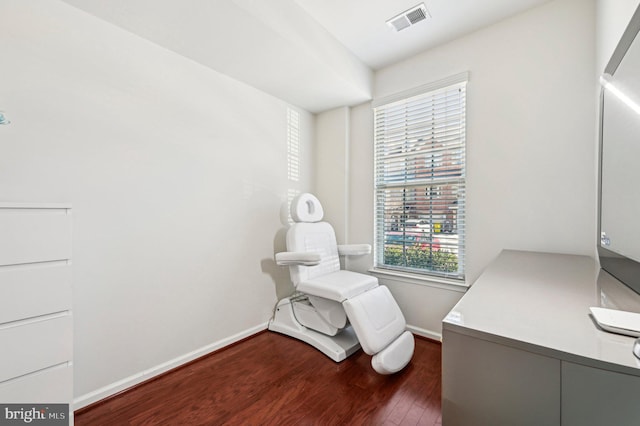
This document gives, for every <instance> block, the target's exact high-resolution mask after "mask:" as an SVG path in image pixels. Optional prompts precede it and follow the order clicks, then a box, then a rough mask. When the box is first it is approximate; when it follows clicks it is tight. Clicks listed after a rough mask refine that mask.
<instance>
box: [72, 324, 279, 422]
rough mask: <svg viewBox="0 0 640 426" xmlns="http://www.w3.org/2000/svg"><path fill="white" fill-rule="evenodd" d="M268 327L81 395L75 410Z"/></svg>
mask: <svg viewBox="0 0 640 426" xmlns="http://www.w3.org/2000/svg"><path fill="white" fill-rule="evenodd" d="M268 325H269V323H268V322H265V323H263V324H259V325H257V326H255V327H252V328H250V329H247V330H244V331H241V332H240V333H237V334H234V335H233V336H229V337H227V338H225V339H222V340H218V341H217V342H214V343H211V344H209V345H207V346H204V347H202V348H200V349H196V350H195V351H192V352H189V353H187V354H184V355H181V356H179V357H177V358H174V359H172V360H169V361H167V362H164V363H162V364H160V365H156V366H155V367H151V368H149V369H147V370H144V371H141V372H140V373H137V374H134V375H132V376H129V377H125V378H124V379H122V380H118V381H117V382H114V383H111V384H109V385H107V386H103V387H101V388H100V389H96V390H95V391H92V392H89V393H87V394H84V395H81V396H79V397H77V398H75V399H74V400H73V408H74V410H78V409H80V408H82V407H86V406H87V405H90V404H93V403H94V402H98V401H100V400H101V399H104V398H107V397H109V396H111V395H114V394H116V393H118V392H122V391H123V390H125V389H128V388H130V387H132V386H135V385H137V384H139V383H142V382H144V381H145V380H149V379H151V378H152V377H155V376H158V375H160V374H162V373H165V372H167V371H169V370H171V369H173V368H176V367H179V366H181V365H183V364H186V363H187V362H189V361H193V360H194V359H196V358H199V357H201V356H204V355H207V354H209V353H211V352H214V351H217V350H218V349H222V348H224V347H225V346H229V345H231V344H233V343H235V342H238V341H240V340H242V339H244V338H247V337H249V336H251V335H253V334H256V333H259V332H260V331H262V330H266V329H267V326H268Z"/></svg>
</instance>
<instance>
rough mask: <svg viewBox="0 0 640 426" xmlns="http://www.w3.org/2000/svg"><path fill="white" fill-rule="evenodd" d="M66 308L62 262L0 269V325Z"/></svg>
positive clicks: (67, 287) (66, 274) (67, 278)
mask: <svg viewBox="0 0 640 426" xmlns="http://www.w3.org/2000/svg"><path fill="white" fill-rule="evenodd" d="M70 309H71V267H70V266H69V265H67V264H66V263H60V264H51V265H50V264H42V265H28V267H20V268H13V267H0V324H2V323H5V322H10V321H17V320H20V319H24V318H31V317H36V316H39V315H45V314H50V313H54V312H61V311H67V310H70Z"/></svg>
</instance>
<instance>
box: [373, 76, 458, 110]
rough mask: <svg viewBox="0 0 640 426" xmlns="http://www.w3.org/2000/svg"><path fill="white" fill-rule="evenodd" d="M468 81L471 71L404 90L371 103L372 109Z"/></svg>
mask: <svg viewBox="0 0 640 426" xmlns="http://www.w3.org/2000/svg"><path fill="white" fill-rule="evenodd" d="M466 81H469V71H465V72H461V73H460V74H456V75H452V76H451V77H447V78H443V79H442V80H438V81H434V82H432V83H427V84H423V85H422V86H418V87H414V88H412V89H407V90H403V91H402V92H399V93H394V94H393V95H389V96H384V97H382V98H378V99H374V100H373V101H372V102H371V107H372V108H378V107H380V106H382V105H387V104H390V103H393V102H397V101H401V100H403V99H406V98H410V97H412V96H417V95H421V94H423V93H426V92H431V91H433V90H438V89H441V88H443V87H447V86H452V85H454V84H458V83H464V82H466Z"/></svg>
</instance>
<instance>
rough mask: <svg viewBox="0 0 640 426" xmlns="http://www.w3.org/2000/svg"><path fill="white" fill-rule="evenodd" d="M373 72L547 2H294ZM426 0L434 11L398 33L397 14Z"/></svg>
mask: <svg viewBox="0 0 640 426" xmlns="http://www.w3.org/2000/svg"><path fill="white" fill-rule="evenodd" d="M295 1H296V2H297V3H298V4H299V5H300V6H301V7H302V8H303V9H304V10H305V11H306V12H307V13H309V15H311V16H312V17H313V18H314V19H315V20H316V21H318V22H319V23H320V24H321V25H322V26H324V27H325V28H326V29H327V30H328V31H329V32H330V33H331V34H332V35H333V36H334V37H335V38H336V39H338V40H339V41H340V42H341V43H342V44H344V45H345V46H346V47H347V49H349V50H350V51H352V52H353V53H354V54H355V55H356V56H357V57H358V58H359V59H360V60H361V61H363V62H364V63H365V64H367V65H368V66H369V67H371V68H372V69H374V70H377V69H380V68H383V67H385V66H387V65H390V64H393V63H395V62H398V61H401V60H403V59H406V58H408V57H410V56H413V55H415V54H416V53H418V52H421V51H424V50H427V49H430V48H432V47H435V46H437V45H439V44H443V43H446V42H448V41H451V40H453V39H456V38H458V37H461V36H463V35H465V34H468V33H471V32H473V31H476V30H478V29H480V28H483V27H486V26H489V25H491V24H494V23H496V22H498V21H500V20H502V19H505V18H507V17H509V16H512V15H515V14H517V13H520V12H522V11H524V10H526V9H530V8H531V7H534V6H537V5H540V4H542V3H545V2H547V1H549V0H482V1H479V0H453V1H452V0H423V1H420V0H295ZM420 3H424V4H425V6H426V7H427V10H428V11H429V14H430V15H431V18H428V19H427V20H425V21H421V22H420V23H418V24H417V25H415V26H411V27H409V28H407V29H405V30H402V31H399V32H396V31H395V30H394V29H392V28H391V27H389V26H388V25H386V21H387V20H388V19H390V18H392V17H394V16H395V15H397V14H399V13H401V12H403V11H405V10H408V9H410V8H412V7H413V6H416V5H418V4H420Z"/></svg>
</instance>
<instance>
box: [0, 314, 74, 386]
mask: <svg viewBox="0 0 640 426" xmlns="http://www.w3.org/2000/svg"><path fill="white" fill-rule="evenodd" d="M71 332H72V318H71V315H70V314H69V313H63V314H59V315H57V316H45V317H40V318H36V319H33V320H28V321H18V322H14V323H8V324H4V325H2V326H0V342H2V358H1V361H0V382H4V381H6V380H9V379H12V378H15V377H18V376H22V375H24V374H27V373H30V372H33V371H36V370H41V369H43V368H47V367H51V366H53V365H57V364H60V363H63V362H66V361H70V360H71V359H72V355H73V351H72V342H73V340H72V339H73V337H72V334H71Z"/></svg>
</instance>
